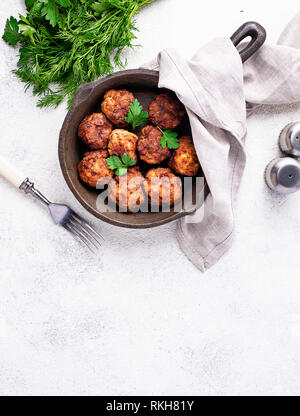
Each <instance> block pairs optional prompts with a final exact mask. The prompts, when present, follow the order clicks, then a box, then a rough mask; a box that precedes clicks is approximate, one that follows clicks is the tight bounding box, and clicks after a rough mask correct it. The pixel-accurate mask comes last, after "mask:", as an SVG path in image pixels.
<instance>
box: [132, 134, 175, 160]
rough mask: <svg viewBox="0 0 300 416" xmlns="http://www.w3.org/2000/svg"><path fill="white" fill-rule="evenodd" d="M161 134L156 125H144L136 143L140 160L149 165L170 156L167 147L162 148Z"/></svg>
mask: <svg viewBox="0 0 300 416" xmlns="http://www.w3.org/2000/svg"><path fill="white" fill-rule="evenodd" d="M162 136H163V135H162V133H161V132H160V131H159V130H158V129H157V128H156V127H153V126H146V127H144V128H143V130H142V134H141V136H140V138H139V141H138V144H137V149H138V152H139V156H140V159H141V160H143V161H144V162H146V163H149V165H158V164H159V163H161V162H163V161H164V160H165V159H166V158H167V157H170V156H171V152H170V150H169V149H168V148H167V147H166V148H165V149H163V148H162V145H161V144H160V141H161V139H162Z"/></svg>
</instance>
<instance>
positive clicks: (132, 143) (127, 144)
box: [108, 129, 138, 161]
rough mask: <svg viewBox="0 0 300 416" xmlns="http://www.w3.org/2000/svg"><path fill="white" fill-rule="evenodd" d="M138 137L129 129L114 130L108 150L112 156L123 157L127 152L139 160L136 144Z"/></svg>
mask: <svg viewBox="0 0 300 416" xmlns="http://www.w3.org/2000/svg"><path fill="white" fill-rule="evenodd" d="M137 141H138V137H137V136H136V135H135V134H133V133H130V132H129V131H127V130H121V129H117V130H113V131H112V133H111V135H110V138H109V142H108V151H109V154H110V155H111V156H114V155H116V156H119V157H122V156H123V155H124V153H126V154H127V155H128V156H129V157H131V158H132V159H135V160H136V161H137V155H136V144H137Z"/></svg>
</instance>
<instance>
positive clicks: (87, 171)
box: [78, 150, 114, 188]
mask: <svg viewBox="0 0 300 416" xmlns="http://www.w3.org/2000/svg"><path fill="white" fill-rule="evenodd" d="M108 157H109V154H108V151H107V150H95V151H94V152H86V153H85V155H84V157H83V159H82V160H81V162H80V163H79V165H78V173H79V176H80V179H81V180H82V182H84V183H86V184H87V185H89V186H91V187H93V188H96V186H97V183H98V182H99V181H100V182H99V183H100V184H101V183H102V184H107V183H108V181H109V180H110V179H111V178H112V177H113V176H114V172H113V171H112V170H111V169H109V167H108V166H107V163H106V160H105V159H106V158H108Z"/></svg>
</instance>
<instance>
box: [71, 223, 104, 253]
mask: <svg viewBox="0 0 300 416" xmlns="http://www.w3.org/2000/svg"><path fill="white" fill-rule="evenodd" d="M68 224H69V225H70V226H71V227H72V228H73V229H76V230H77V232H79V233H80V234H82V235H83V236H84V237H85V238H86V239H87V240H89V242H90V243H91V244H93V246H94V247H95V248H96V249H98V248H100V247H101V244H100V242H99V241H98V240H96V238H95V237H94V236H93V235H92V234H91V233H89V231H87V230H86V229H85V228H84V227H83V225H82V224H80V223H79V222H75V221H74V219H73V218H72V217H70V218H69V221H68Z"/></svg>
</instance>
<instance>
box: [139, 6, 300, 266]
mask: <svg viewBox="0 0 300 416" xmlns="http://www.w3.org/2000/svg"><path fill="white" fill-rule="evenodd" d="M299 28H300V13H299V14H298V15H297V16H296V17H295V18H294V19H293V20H292V21H291V22H290V23H289V25H288V26H287V28H286V29H285V30H284V32H283V34H282V35H281V37H280V40H279V43H278V45H275V46H269V45H264V46H263V47H262V48H261V49H260V51H259V52H257V53H256V54H255V55H254V56H253V57H252V58H250V59H249V60H248V61H247V62H246V63H245V64H244V65H243V64H242V62H241V58H240V55H239V53H238V51H237V49H236V48H235V47H234V46H233V44H232V42H231V41H230V39H227V38H218V39H215V40H213V41H211V42H209V43H208V44H207V45H206V46H204V47H202V48H201V49H200V50H199V51H198V52H197V53H196V54H195V55H194V56H193V57H192V59H191V60H185V59H183V58H182V57H181V56H180V55H179V54H178V53H177V52H176V51H175V50H173V49H167V50H164V51H162V52H161V53H160V54H159V55H158V57H157V59H156V60H155V61H152V62H151V63H150V64H147V65H144V67H147V68H151V69H157V70H159V87H160V88H168V89H169V90H172V91H174V92H175V93H176V95H177V96H178V98H179V100H180V101H181V102H183V104H184V105H185V107H186V110H187V113H188V116H189V119H190V124H191V128H192V135H193V139H194V143H195V148H196V151H197V155H198V158H199V161H200V163H201V166H202V170H203V172H204V176H205V178H206V181H207V183H208V186H209V189H210V193H209V195H208V196H207V198H206V200H205V203H204V207H203V212H204V215H203V217H201V220H199V221H197V212H196V213H195V214H194V217H195V218H190V217H186V218H183V219H181V220H179V222H178V225H177V238H178V242H179V245H180V247H181V248H182V250H183V252H184V253H185V254H186V256H187V257H188V258H189V259H190V260H191V261H192V263H194V265H195V266H197V267H198V268H199V269H200V270H201V271H205V270H206V269H208V268H209V267H211V266H212V265H213V264H215V263H216V262H217V261H218V260H219V259H220V257H221V256H222V255H223V254H224V253H225V252H226V251H227V250H228V249H229V248H230V246H231V244H232V240H233V234H234V207H235V200H236V197H237V193H238V189H239V185H240V182H241V178H242V175H243V171H244V167H245V162H246V156H245V151H244V141H245V137H246V134H247V128H246V117H247V111H246V105H245V102H247V109H248V111H249V112H250V111H251V110H252V109H253V108H255V107H256V106H258V105H274V104H285V103H293V102H297V101H300V81H299V80H300V29H299Z"/></svg>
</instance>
